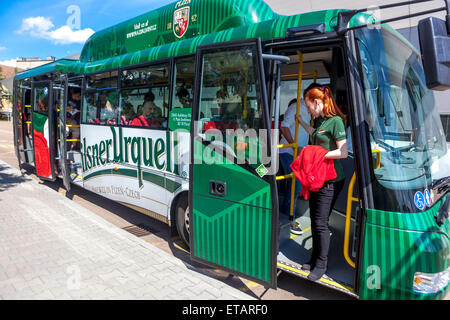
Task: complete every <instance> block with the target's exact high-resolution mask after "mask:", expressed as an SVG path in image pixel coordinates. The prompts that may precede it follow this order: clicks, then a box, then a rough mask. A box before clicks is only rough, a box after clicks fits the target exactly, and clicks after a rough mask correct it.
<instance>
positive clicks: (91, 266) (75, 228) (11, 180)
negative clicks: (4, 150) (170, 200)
mask: <svg viewBox="0 0 450 320" xmlns="http://www.w3.org/2000/svg"><path fill="white" fill-rule="evenodd" d="M1 299H8V300H9V299H133V300H134V299H159V300H191V299H211V300H216V299H220V300H223V299H229V300H236V299H252V297H251V296H249V295H247V294H245V293H243V292H241V291H239V290H237V289H235V288H233V287H230V286H228V285H226V284H224V283H222V282H220V281H218V280H215V279H213V278H210V277H207V276H206V275H204V274H202V273H200V272H198V271H197V270H196V269H195V268H193V267H192V266H189V265H186V264H185V263H183V262H182V261H180V260H178V259H177V258H175V257H172V256H170V255H169V254H167V253H166V252H164V251H162V250H160V249H158V248H156V247H154V246H152V245H151V244H149V243H147V242H145V241H144V240H142V239H140V238H138V237H135V236H133V235H132V234H130V233H128V232H126V231H124V230H122V229H120V228H118V227H116V226H114V225H112V224H111V223H109V222H107V221H105V220H103V219H102V218H100V217H98V216H97V215H95V214H93V213H91V212H90V211H88V210H87V209H85V208H83V207H81V206H80V205H78V204H77V203H74V202H73V201H71V200H69V199H66V198H65V197H62V196H61V195H59V194H57V193H55V192H53V191H52V190H50V189H49V188H47V187H45V186H42V185H40V184H39V182H37V181H35V180H33V179H32V178H30V177H27V176H22V175H21V173H20V172H19V171H18V170H16V169H13V168H11V167H10V166H9V165H7V164H6V163H5V162H3V161H1V160H0V300H1Z"/></svg>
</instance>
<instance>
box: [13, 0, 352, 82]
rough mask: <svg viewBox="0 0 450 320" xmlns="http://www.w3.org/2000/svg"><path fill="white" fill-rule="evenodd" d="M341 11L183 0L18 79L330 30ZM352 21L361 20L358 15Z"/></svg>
mask: <svg viewBox="0 0 450 320" xmlns="http://www.w3.org/2000/svg"><path fill="white" fill-rule="evenodd" d="M340 11H342V10H340V9H333V10H324V11H317V12H308V13H303V14H298V15H292V16H283V15H278V14H276V13H274V12H273V11H272V10H271V9H270V7H269V6H268V5H267V4H266V3H264V2H263V1H262V0H180V1H178V2H174V3H172V4H169V5H167V6H164V7H162V8H159V9H157V10H154V11H151V12H148V13H146V14H143V15H140V16H138V17H136V18H133V19H130V20H128V21H125V22H123V23H120V24H118V25H115V26H112V27H110V28H107V29H105V30H102V31H99V32H96V33H95V34H94V35H92V36H91V37H90V38H89V39H88V40H87V41H86V43H85V45H84V47H83V50H82V52H81V55H80V59H79V60H68V59H61V60H57V61H55V62H53V63H50V64H46V65H43V66H40V67H37V68H34V69H30V70H27V71H25V72H22V73H19V74H18V75H16V77H15V79H16V80H21V79H26V78H29V77H32V76H36V75H39V74H43V73H48V72H51V71H63V72H69V73H75V74H89V73H95V72H100V71H104V70H109V69H113V68H118V67H125V66H130V65H134V64H139V63H145V62H149V61H155V60H160V59H164V58H170V57H175V56H180V55H186V54H192V53H195V50H196V48H197V46H199V45H203V44H211V43H217V42H225V41H231V40H240V39H250V38H256V37H260V38H261V39H262V40H267V39H272V38H282V37H285V35H286V30H287V29H288V28H291V27H298V26H306V25H313V24H320V23H325V25H326V31H332V30H333V28H332V24H333V23H336V20H337V15H338V13H339V12H340ZM352 21H355V22H356V23H358V19H352ZM180 27H181V28H180Z"/></svg>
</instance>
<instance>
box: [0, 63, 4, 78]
mask: <svg viewBox="0 0 450 320" xmlns="http://www.w3.org/2000/svg"><path fill="white" fill-rule="evenodd" d="M3 79H5V78H4V77H3V68H2V66H0V80H3Z"/></svg>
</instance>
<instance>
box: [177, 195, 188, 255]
mask: <svg viewBox="0 0 450 320" xmlns="http://www.w3.org/2000/svg"><path fill="white" fill-rule="evenodd" d="M189 216H190V215H189V205H188V199H187V197H181V198H180V199H179V201H178V203H177V207H176V209H175V219H176V225H177V231H178V234H179V235H180V237H181V239H183V241H184V243H185V244H186V245H187V246H188V247H189Z"/></svg>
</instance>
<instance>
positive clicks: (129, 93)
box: [119, 63, 169, 129]
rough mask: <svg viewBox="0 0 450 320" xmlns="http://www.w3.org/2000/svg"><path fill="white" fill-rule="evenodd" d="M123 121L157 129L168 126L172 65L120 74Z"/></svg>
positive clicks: (160, 65) (141, 68)
mask: <svg viewBox="0 0 450 320" xmlns="http://www.w3.org/2000/svg"><path fill="white" fill-rule="evenodd" d="M121 88H122V90H121V91H120V122H119V123H120V124H121V125H128V126H136V127H149V128H154V129H165V128H167V117H168V113H169V64H168V63H164V64H158V65H151V66H147V67H140V68H136V69H130V70H124V71H122V73H121Z"/></svg>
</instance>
